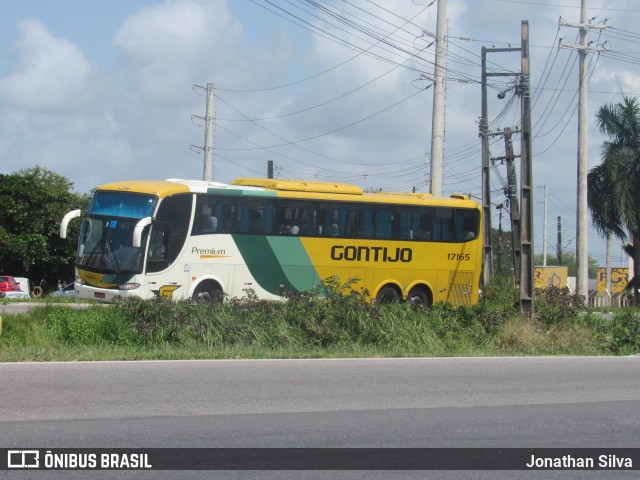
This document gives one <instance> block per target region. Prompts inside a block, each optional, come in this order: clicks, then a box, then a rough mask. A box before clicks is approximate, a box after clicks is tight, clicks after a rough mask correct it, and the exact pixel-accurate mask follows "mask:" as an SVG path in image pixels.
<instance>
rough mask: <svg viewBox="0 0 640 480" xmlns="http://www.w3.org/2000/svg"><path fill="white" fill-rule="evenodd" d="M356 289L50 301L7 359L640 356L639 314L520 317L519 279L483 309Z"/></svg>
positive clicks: (10, 328) (31, 318)
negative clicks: (416, 303) (212, 298)
mask: <svg viewBox="0 0 640 480" xmlns="http://www.w3.org/2000/svg"><path fill="white" fill-rule="evenodd" d="M352 284H353V282H346V283H344V284H341V283H339V282H338V281H337V280H336V279H333V278H330V279H327V281H325V282H324V283H323V284H322V285H320V286H319V287H318V288H317V289H316V290H314V291H312V292H303V293H291V292H285V297H286V300H285V301H271V300H260V299H258V297H257V296H256V295H255V294H254V293H253V292H252V291H247V292H246V295H245V296H244V297H243V298H240V299H227V300H226V301H225V302H223V303H214V304H209V303H200V302H192V301H178V302H173V301H168V300H164V299H162V298H155V299H152V300H141V299H137V298H131V299H128V300H125V301H123V302H122V303H119V304H117V305H114V306H91V307H89V308H87V309H85V310H76V309H72V308H70V307H69V306H68V305H66V306H65V305H53V304H50V303H47V304H43V306H42V307H39V308H36V309H34V310H33V311H32V312H31V313H29V314H22V315H9V316H5V324H4V332H3V334H2V336H0V360H4V361H15V360H52V359H64V360H70V359H101V360H103V359H126V358H166V359H173V358H229V357H234V358H235V357H253V358H275V357H278V358H283V357H285V358H286V357H288V358H301V357H336V356H342V357H350V356H445V355H446V356H456V355H540V354H547V355H548V354H565V355H574V354H582V355H584V354H587V355H599V354H630V353H637V352H638V351H640V338H639V333H640V318H639V317H638V313H637V310H624V311H620V312H619V313H618V314H616V316H615V318H614V319H613V320H611V321H609V320H602V319H600V318H599V317H597V316H595V315H592V314H590V313H588V312H587V311H586V308H585V305H584V300H583V299H581V298H580V297H577V296H575V295H571V294H569V292H568V291H566V290H560V289H552V290H547V291H546V292H544V293H543V292H539V293H537V294H536V299H535V300H536V303H535V307H536V313H535V315H534V316H530V315H526V314H523V313H521V312H520V310H519V308H518V303H517V292H516V290H515V288H514V286H513V281H512V280H511V279H509V278H497V279H496V280H495V281H494V282H493V283H492V284H490V285H488V286H486V288H485V289H484V291H483V294H482V296H481V298H480V301H479V302H478V304H477V305H474V306H472V307H465V306H463V307H453V306H451V305H450V304H447V303H438V304H436V305H433V306H432V307H431V308H430V309H428V310H426V311H425V310H423V309H421V308H416V307H412V306H411V305H408V304H404V303H401V304H385V305H377V304H375V303H372V302H371V301H370V300H369V296H368V294H367V292H360V291H355V290H353V288H352Z"/></svg>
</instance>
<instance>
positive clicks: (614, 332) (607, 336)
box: [596, 309, 640, 354]
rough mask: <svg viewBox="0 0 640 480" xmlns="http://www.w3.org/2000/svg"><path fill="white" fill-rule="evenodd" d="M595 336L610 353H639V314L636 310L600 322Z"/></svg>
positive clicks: (626, 311) (617, 314) (623, 312)
mask: <svg viewBox="0 0 640 480" xmlns="http://www.w3.org/2000/svg"><path fill="white" fill-rule="evenodd" d="M596 334H597V335H598V337H599V339H600V340H601V341H602V342H603V343H605V345H606V346H607V348H608V349H609V350H610V351H611V352H612V353H615V354H634V353H640V314H639V313H638V311H637V310H636V309H634V310H624V311H621V312H618V313H616V314H615V315H614V317H613V319H612V320H602V321H601V322H600V326H599V328H598V329H597V332H596Z"/></svg>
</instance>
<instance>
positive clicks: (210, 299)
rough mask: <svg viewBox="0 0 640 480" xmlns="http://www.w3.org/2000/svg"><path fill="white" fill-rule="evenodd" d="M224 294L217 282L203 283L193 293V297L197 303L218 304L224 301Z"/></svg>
mask: <svg viewBox="0 0 640 480" xmlns="http://www.w3.org/2000/svg"><path fill="white" fill-rule="evenodd" d="M222 297H223V292H222V288H221V287H220V285H218V284H217V283H215V282H202V283H201V284H200V285H198V286H197V287H196V289H195V290H194V291H193V296H192V297H191V298H192V299H193V300H194V301H196V302H207V303H218V302H221V301H222Z"/></svg>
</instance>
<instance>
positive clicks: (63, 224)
mask: <svg viewBox="0 0 640 480" xmlns="http://www.w3.org/2000/svg"><path fill="white" fill-rule="evenodd" d="M80 216H82V210H72V211H71V212H69V213H67V214H66V215H65V216H64V217H62V222H60V238H67V226H68V225H69V222H70V221H71V220H72V219H74V218H76V217H80Z"/></svg>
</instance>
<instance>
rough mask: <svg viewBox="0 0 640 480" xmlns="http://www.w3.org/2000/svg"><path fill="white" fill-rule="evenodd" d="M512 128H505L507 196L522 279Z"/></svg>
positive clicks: (515, 256) (515, 258) (516, 266)
mask: <svg viewBox="0 0 640 480" xmlns="http://www.w3.org/2000/svg"><path fill="white" fill-rule="evenodd" d="M511 133H512V130H511V129H510V128H505V129H504V144H505V156H506V157H507V197H508V198H509V211H510V212H511V249H512V251H513V273H514V277H515V278H516V281H517V282H519V281H520V203H519V202H518V179H517V177H516V166H515V156H514V154H513V142H512V141H511Z"/></svg>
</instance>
